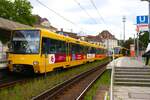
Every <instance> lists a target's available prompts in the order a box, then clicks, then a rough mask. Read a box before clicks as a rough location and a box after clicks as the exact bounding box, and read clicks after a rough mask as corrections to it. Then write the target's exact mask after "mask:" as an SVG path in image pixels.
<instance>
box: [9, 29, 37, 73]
mask: <svg viewBox="0 0 150 100" xmlns="http://www.w3.org/2000/svg"><path fill="white" fill-rule="evenodd" d="M39 57H40V31H39V30H14V31H13V32H12V37H11V44H10V52H9V54H8V60H9V64H8V66H9V70H10V71H14V72H25V71H34V72H36V73H37V72H38V66H39V61H40V60H39V59H40V58H39Z"/></svg>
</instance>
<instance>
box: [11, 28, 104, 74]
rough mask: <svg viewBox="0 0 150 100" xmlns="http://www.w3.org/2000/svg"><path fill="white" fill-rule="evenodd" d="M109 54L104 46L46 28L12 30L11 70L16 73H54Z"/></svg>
mask: <svg viewBox="0 0 150 100" xmlns="http://www.w3.org/2000/svg"><path fill="white" fill-rule="evenodd" d="M105 57H106V49H105V48H104V47H103V46H99V45H94V44H91V43H88V42H85V41H80V40H77V39H74V38H70V37H67V36H64V35H60V34H57V33H54V32H50V31H48V30H46V29H36V28H33V29H17V30H13V31H12V37H11V44H10V53H9V54H8V60H9V64H8V66H9V70H10V71H13V72H26V71H29V70H31V71H34V72H35V73H44V72H50V71H53V70H54V69H57V68H67V67H71V66H76V65H80V64H84V63H86V62H92V61H94V60H101V59H103V58H105Z"/></svg>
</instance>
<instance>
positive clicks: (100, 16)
mask: <svg viewBox="0 0 150 100" xmlns="http://www.w3.org/2000/svg"><path fill="white" fill-rule="evenodd" d="M90 2H91V4H92V6H93V7H94V8H95V10H96V12H97V14H98V15H99V18H100V19H101V20H102V21H103V23H104V24H105V25H106V27H107V28H108V29H110V28H109V27H108V25H107V24H106V21H105V20H104V18H103V17H102V15H101V14H100V12H99V10H98V8H97V6H96V4H95V2H94V1H93V0H90Z"/></svg>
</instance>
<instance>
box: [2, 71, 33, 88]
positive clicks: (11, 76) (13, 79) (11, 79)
mask: <svg viewBox="0 0 150 100" xmlns="http://www.w3.org/2000/svg"><path fill="white" fill-rule="evenodd" d="M31 78H33V77H29V76H25V75H21V74H16V73H11V72H9V71H8V70H7V69H4V70H0V89H2V88H6V87H12V86H14V85H15V84H17V83H24V82H26V81H28V80H29V79H31Z"/></svg>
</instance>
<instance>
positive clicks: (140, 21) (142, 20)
mask: <svg viewBox="0 0 150 100" xmlns="http://www.w3.org/2000/svg"><path fill="white" fill-rule="evenodd" d="M136 23H137V24H148V16H137V17H136Z"/></svg>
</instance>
